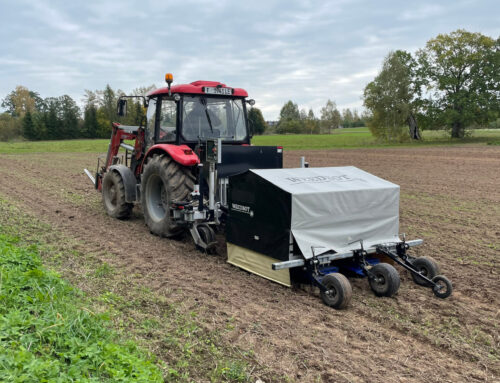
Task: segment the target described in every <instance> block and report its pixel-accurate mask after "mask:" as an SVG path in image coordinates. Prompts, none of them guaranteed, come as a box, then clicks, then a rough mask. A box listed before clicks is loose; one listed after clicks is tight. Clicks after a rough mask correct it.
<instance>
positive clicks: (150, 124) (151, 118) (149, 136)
mask: <svg viewBox="0 0 500 383" xmlns="http://www.w3.org/2000/svg"><path fill="white" fill-rule="evenodd" d="M155 117H156V98H151V99H150V100H149V104H148V111H147V113H146V120H147V126H146V132H145V140H146V147H147V148H149V147H150V146H151V145H153V144H154V137H155Z"/></svg>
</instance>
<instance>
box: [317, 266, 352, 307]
mask: <svg viewBox="0 0 500 383" xmlns="http://www.w3.org/2000/svg"><path fill="white" fill-rule="evenodd" d="M321 283H322V284H323V286H325V287H326V291H322V292H321V299H322V300H323V303H324V304H325V305H327V306H330V307H333V308H335V309H343V308H345V307H347V305H348V304H349V302H350V301H351V297H352V286H351V284H350V283H349V280H348V279H347V278H346V277H345V276H344V275H342V274H339V273H333V274H328V275H326V276H325V277H324V278H323V280H322V281H321Z"/></svg>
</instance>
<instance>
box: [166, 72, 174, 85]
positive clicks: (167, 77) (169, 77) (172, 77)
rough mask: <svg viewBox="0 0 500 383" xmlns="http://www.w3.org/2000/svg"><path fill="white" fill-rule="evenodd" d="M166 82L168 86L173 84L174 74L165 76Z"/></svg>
mask: <svg viewBox="0 0 500 383" xmlns="http://www.w3.org/2000/svg"><path fill="white" fill-rule="evenodd" d="M165 81H166V83H167V84H168V85H170V84H172V82H173V81H174V76H173V75H172V73H167V74H166V75H165Z"/></svg>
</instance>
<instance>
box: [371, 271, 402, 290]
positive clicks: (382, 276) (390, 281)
mask: <svg viewBox="0 0 500 383" xmlns="http://www.w3.org/2000/svg"><path fill="white" fill-rule="evenodd" d="M370 273H371V274H372V277H371V278H370V287H371V289H372V290H373V292H374V293H375V295H377V296H379V297H392V296H393V295H395V294H396V293H397V292H398V290H399V285H400V283H401V281H400V279H399V273H398V271H397V270H396V269H395V268H394V266H392V265H389V264H388V263H379V264H377V265H375V266H373V267H372V268H371V269H370Z"/></svg>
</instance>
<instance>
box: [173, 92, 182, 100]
mask: <svg viewBox="0 0 500 383" xmlns="http://www.w3.org/2000/svg"><path fill="white" fill-rule="evenodd" d="M180 99H181V96H180V95H179V93H176V94H174V100H175V102H178V101H179V100H180Z"/></svg>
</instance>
